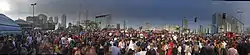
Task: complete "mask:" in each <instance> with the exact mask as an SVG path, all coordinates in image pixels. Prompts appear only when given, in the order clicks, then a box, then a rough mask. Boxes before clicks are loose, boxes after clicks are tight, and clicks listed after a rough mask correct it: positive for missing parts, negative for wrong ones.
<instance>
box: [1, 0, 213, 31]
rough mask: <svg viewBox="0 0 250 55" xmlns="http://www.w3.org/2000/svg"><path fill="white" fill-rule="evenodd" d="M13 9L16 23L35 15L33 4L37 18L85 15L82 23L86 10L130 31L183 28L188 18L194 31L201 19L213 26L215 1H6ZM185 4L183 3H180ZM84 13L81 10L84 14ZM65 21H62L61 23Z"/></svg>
mask: <svg viewBox="0 0 250 55" xmlns="http://www.w3.org/2000/svg"><path fill="white" fill-rule="evenodd" d="M5 1H7V2H8V3H9V4H10V7H11V9H10V10H9V11H7V12H4V13H5V14H6V15H8V16H9V17H11V18H12V19H14V20H16V19H17V18H25V17H26V16H31V15H32V7H31V5H30V4H32V3H37V5H36V6H35V15H37V14H40V13H42V14H47V15H48V16H61V15H62V14H66V15H67V23H69V22H73V21H76V20H78V18H79V16H78V15H79V11H81V12H82V13H81V20H84V19H85V17H84V15H85V13H84V11H85V10H88V18H89V19H92V20H93V18H94V17H95V16H96V15H100V14H103V13H111V14H112V21H113V23H115V24H116V23H119V24H123V22H122V21H123V20H127V21H128V22H127V24H128V25H127V26H128V27H135V26H137V25H143V24H144V23H145V22H149V23H151V24H153V25H154V26H162V25H165V24H177V25H181V20H182V19H183V18H184V17H186V19H187V20H188V22H189V27H190V28H194V26H196V25H193V24H194V22H193V19H194V17H198V19H199V21H198V22H200V24H204V25H208V24H211V16H212V12H211V1H200V0H189V1H187V0H169V1H165V0H157V1H151V0H143V1H142V0H122V1H117V0H105V1H103V0H74V1H68V0H18V1H12V0H5ZM180 1H182V2H180ZM19 4H23V5H19ZM80 9H81V10H80ZM60 19H61V17H59V20H60Z"/></svg>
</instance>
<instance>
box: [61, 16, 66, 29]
mask: <svg viewBox="0 0 250 55" xmlns="http://www.w3.org/2000/svg"><path fill="white" fill-rule="evenodd" d="M61 27H62V28H66V15H65V14H63V15H62V19H61Z"/></svg>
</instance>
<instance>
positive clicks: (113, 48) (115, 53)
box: [111, 43, 121, 55]
mask: <svg viewBox="0 0 250 55" xmlns="http://www.w3.org/2000/svg"><path fill="white" fill-rule="evenodd" d="M111 52H112V55H121V52H120V48H118V47H117V44H116V43H114V44H113V46H111Z"/></svg>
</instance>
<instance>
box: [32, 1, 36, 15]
mask: <svg viewBox="0 0 250 55" xmlns="http://www.w3.org/2000/svg"><path fill="white" fill-rule="evenodd" d="M31 6H32V8H33V18H35V16H34V13H35V6H36V3H33V4H31Z"/></svg>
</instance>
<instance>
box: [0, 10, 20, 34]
mask: <svg viewBox="0 0 250 55" xmlns="http://www.w3.org/2000/svg"><path fill="white" fill-rule="evenodd" d="M20 31H21V28H20V26H19V25H18V24H16V23H15V22H14V21H13V20H11V19H10V18H9V17H7V16H5V15H4V14H0V34H8V33H10V34H14V33H19V32H20Z"/></svg>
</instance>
